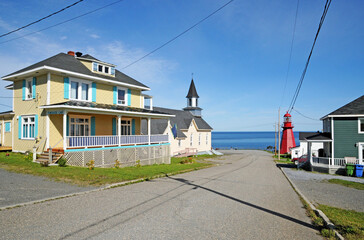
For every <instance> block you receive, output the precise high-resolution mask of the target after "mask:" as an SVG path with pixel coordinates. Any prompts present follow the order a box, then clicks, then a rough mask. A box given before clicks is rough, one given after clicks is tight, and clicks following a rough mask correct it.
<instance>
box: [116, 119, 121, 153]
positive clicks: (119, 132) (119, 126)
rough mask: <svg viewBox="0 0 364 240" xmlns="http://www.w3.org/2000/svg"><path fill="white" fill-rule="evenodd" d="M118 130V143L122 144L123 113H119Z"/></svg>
mask: <svg viewBox="0 0 364 240" xmlns="http://www.w3.org/2000/svg"><path fill="white" fill-rule="evenodd" d="M116 129H117V130H118V143H119V146H120V145H121V115H118V126H117V128H116Z"/></svg>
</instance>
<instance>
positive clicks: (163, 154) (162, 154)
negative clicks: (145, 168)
mask: <svg viewBox="0 0 364 240" xmlns="http://www.w3.org/2000/svg"><path fill="white" fill-rule="evenodd" d="M64 157H65V158H66V159H67V164H68V165H70V166H78V167H85V166H86V164H87V163H88V162H90V161H91V160H94V161H95V167H114V166H115V162H116V160H118V161H119V162H120V167H128V166H135V165H137V164H138V163H140V164H141V165H152V164H162V163H164V164H170V163H171V158H170V156H169V145H156V146H145V147H144V146H143V147H132V148H113V149H110V148H109V149H108V148H105V149H102V150H91V149H87V151H85V150H80V151H75V152H67V153H65V154H64ZM139 161H140V162H139Z"/></svg>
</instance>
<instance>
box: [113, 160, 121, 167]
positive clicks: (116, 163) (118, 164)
mask: <svg viewBox="0 0 364 240" xmlns="http://www.w3.org/2000/svg"><path fill="white" fill-rule="evenodd" d="M120 165H121V164H120V162H119V160H117V159H116V160H115V164H114V167H115V168H120Z"/></svg>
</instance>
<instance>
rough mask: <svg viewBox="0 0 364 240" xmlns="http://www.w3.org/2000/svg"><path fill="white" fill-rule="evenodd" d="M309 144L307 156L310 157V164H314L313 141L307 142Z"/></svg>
mask: <svg viewBox="0 0 364 240" xmlns="http://www.w3.org/2000/svg"><path fill="white" fill-rule="evenodd" d="M307 145H308V146H307V147H308V149H307V157H309V161H310V164H311V166H312V165H313V164H312V163H313V161H312V142H308V144H307Z"/></svg>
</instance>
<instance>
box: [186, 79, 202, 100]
mask: <svg viewBox="0 0 364 240" xmlns="http://www.w3.org/2000/svg"><path fill="white" fill-rule="evenodd" d="M193 97H194V98H199V96H198V94H197V91H196V87H195V83H194V82H193V78H192V80H191V85H190V89H189V90H188V94H187V96H186V98H193Z"/></svg>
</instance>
